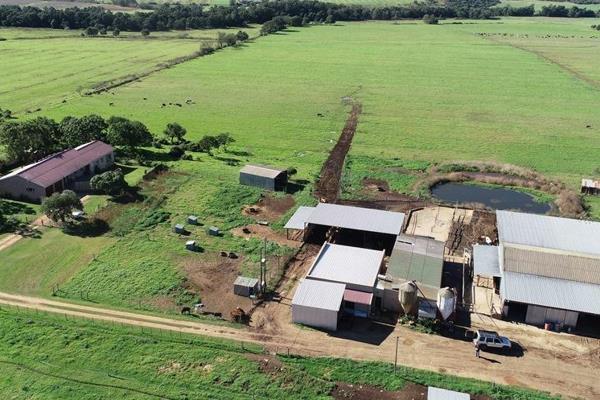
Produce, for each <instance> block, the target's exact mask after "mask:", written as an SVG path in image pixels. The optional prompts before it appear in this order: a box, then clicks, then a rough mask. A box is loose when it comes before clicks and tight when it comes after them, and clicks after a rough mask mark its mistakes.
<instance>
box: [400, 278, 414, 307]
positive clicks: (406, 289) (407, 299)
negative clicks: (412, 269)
mask: <svg viewBox="0 0 600 400" xmlns="http://www.w3.org/2000/svg"><path fill="white" fill-rule="evenodd" d="M417 295H418V289H417V285H416V284H415V283H414V282H412V281H408V282H404V283H403V284H402V285H400V294H399V297H400V305H401V306H402V309H403V310H404V313H405V314H413V315H414V314H416V312H417V310H418V305H419V299H418V296H417Z"/></svg>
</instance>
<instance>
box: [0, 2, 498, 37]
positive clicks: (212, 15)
mask: <svg viewBox="0 0 600 400" xmlns="http://www.w3.org/2000/svg"><path fill="white" fill-rule="evenodd" d="M498 3H499V1H498V0H448V1H447V2H445V3H444V4H437V3H432V2H415V3H412V4H404V5H394V6H377V7H373V6H365V5H352V4H333V3H326V2H321V1H317V0H277V1H270V0H262V1H260V2H251V3H246V4H235V5H232V6H229V7H226V6H214V7H210V8H206V7H204V6H202V5H199V4H189V5H183V4H162V5H159V6H157V7H156V8H155V9H154V11H152V12H134V13H123V12H112V11H109V10H105V9H103V8H100V7H86V8H67V9H62V10H58V9H55V8H52V7H45V8H36V7H20V6H6V5H5V6H0V26H12V27H31V28H53V29H86V28H88V27H94V28H95V29H98V30H100V31H102V30H113V31H114V30H116V31H135V32H141V31H142V30H146V31H166V30H185V29H203V28H228V27H244V26H246V25H248V24H255V23H257V24H263V23H265V22H267V21H271V20H273V19H274V18H275V17H289V18H296V20H297V21H296V22H297V23H299V22H301V21H304V23H311V22H318V23H325V22H335V21H364V20H371V19H375V20H397V19H415V18H418V19H420V18H423V17H424V16H425V15H429V16H434V17H437V18H455V17H456V18H489V17H491V16H493V15H494V13H493V11H492V10H491V7H493V6H495V5H497V4H498Z"/></svg>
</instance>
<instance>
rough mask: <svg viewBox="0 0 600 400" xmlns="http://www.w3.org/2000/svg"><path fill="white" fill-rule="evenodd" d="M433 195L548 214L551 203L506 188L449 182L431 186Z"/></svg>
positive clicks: (496, 208) (449, 199) (507, 208)
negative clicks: (541, 201) (538, 200)
mask: <svg viewBox="0 0 600 400" xmlns="http://www.w3.org/2000/svg"><path fill="white" fill-rule="evenodd" d="M431 195H432V196H433V197H434V198H436V199H438V200H441V201H443V202H445V203H453V204H455V203H459V204H460V203H480V204H484V205H485V206H486V207H490V208H493V209H494V210H516V211H525V212H529V213H534V214H546V213H547V212H548V211H550V208H551V206H550V204H549V203H540V202H537V201H536V200H535V198H534V197H533V196H531V195H530V194H527V193H523V192H519V191H516V190H511V189H506V188H493V187H485V186H477V185H469V184H465V183H455V182H447V183H441V184H439V185H435V186H434V187H432V188H431Z"/></svg>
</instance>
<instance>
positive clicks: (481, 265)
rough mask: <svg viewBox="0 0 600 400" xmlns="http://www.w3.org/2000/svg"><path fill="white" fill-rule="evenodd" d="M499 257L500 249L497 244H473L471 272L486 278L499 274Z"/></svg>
mask: <svg viewBox="0 0 600 400" xmlns="http://www.w3.org/2000/svg"><path fill="white" fill-rule="evenodd" d="M499 257H500V251H499V248H498V246H485V245H480V244H476V245H474V246H473V270H474V271H473V272H474V273H475V275H478V276H485V277H488V278H492V277H499V276H501V273H500V258H499Z"/></svg>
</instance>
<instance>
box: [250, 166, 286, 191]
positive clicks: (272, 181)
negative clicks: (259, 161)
mask: <svg viewBox="0 0 600 400" xmlns="http://www.w3.org/2000/svg"><path fill="white" fill-rule="evenodd" d="M287 181H288V175H287V171H286V170H282V169H276V168H271V167H265V166H261V165H246V166H245V167H244V168H242V170H241V171H240V184H241V185H247V186H256V187H259V188H262V189H267V190H273V191H283V190H285V188H286V186H287Z"/></svg>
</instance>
